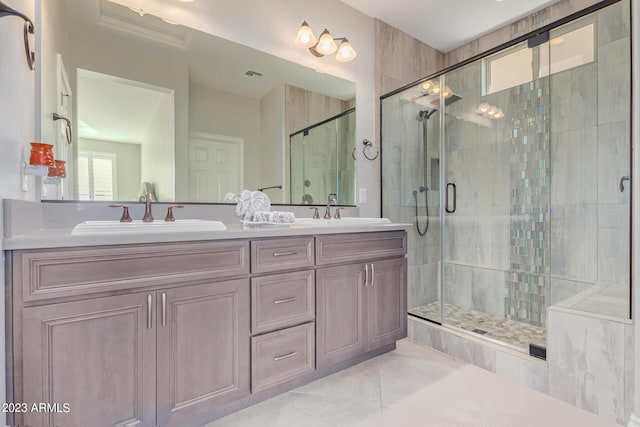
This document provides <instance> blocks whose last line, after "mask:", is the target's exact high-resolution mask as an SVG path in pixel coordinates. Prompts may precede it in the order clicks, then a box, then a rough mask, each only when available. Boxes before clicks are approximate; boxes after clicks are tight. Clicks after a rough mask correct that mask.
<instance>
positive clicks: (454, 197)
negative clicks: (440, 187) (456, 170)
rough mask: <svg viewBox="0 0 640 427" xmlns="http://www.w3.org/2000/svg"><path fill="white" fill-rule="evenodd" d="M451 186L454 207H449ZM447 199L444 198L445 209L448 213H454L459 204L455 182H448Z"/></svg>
mask: <svg viewBox="0 0 640 427" xmlns="http://www.w3.org/2000/svg"><path fill="white" fill-rule="evenodd" d="M449 188H453V207H452V208H451V209H450V208H449ZM446 191H447V192H446V194H445V199H444V210H445V212H447V213H454V212H455V211H456V206H457V205H458V195H457V190H456V185H455V184H454V183H453V182H448V183H447V189H446Z"/></svg>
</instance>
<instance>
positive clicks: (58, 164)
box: [49, 160, 67, 178]
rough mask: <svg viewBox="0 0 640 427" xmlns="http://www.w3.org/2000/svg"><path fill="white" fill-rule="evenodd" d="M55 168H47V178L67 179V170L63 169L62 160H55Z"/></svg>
mask: <svg viewBox="0 0 640 427" xmlns="http://www.w3.org/2000/svg"><path fill="white" fill-rule="evenodd" d="M54 163H55V166H54V167H52V168H49V176H59V177H60V178H66V177H67V168H66V167H65V165H64V164H65V161H64V160H55V161H54Z"/></svg>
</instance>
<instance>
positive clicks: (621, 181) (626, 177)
mask: <svg viewBox="0 0 640 427" xmlns="http://www.w3.org/2000/svg"><path fill="white" fill-rule="evenodd" d="M625 181H629V182H631V177H630V176H629V175H627V176H623V177H622V178H620V192H621V193H622V192H624V182H625Z"/></svg>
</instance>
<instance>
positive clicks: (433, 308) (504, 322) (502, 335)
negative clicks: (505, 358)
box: [409, 302, 547, 351]
mask: <svg viewBox="0 0 640 427" xmlns="http://www.w3.org/2000/svg"><path fill="white" fill-rule="evenodd" d="M445 308H446V312H445V319H446V324H447V325H451V326H455V327H457V328H461V329H465V330H467V331H472V332H476V333H480V334H481V335H484V336H486V337H490V338H493V339H496V340H498V341H501V342H504V343H507V344H511V345H513V346H516V347H520V348H522V349H525V350H526V351H529V344H536V345H540V346H542V347H546V346H547V331H546V329H545V328H540V327H537V326H532V325H527V324H525V323H521V322H516V321H513V320H508V319H504V318H502V319H501V318H498V317H495V316H491V315H489V314H487V313H482V312H480V311H475V310H468V309H463V308H460V307H457V306H455V305H451V304H446V305H445ZM409 313H411V314H415V315H417V316H420V317H422V318H426V319H440V303H439V302H432V303H430V304H426V305H421V306H419V307H416V308H412V309H411V310H409ZM478 330H479V331H478ZM482 332H485V333H484V334H483V333H482Z"/></svg>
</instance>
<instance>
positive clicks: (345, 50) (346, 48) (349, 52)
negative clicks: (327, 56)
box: [336, 38, 357, 62]
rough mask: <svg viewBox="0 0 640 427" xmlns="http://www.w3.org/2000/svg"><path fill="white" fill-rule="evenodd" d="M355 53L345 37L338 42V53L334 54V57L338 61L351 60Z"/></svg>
mask: <svg viewBox="0 0 640 427" xmlns="http://www.w3.org/2000/svg"><path fill="white" fill-rule="evenodd" d="M356 55H357V53H356V51H355V50H353V47H352V46H351V43H349V40H347V39H346V38H345V39H344V40H342V43H340V47H339V48H338V53H337V54H336V59H337V60H338V61H339V62H349V61H353V59H354V58H355V57H356Z"/></svg>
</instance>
